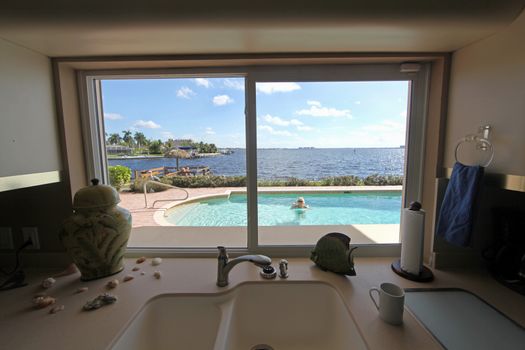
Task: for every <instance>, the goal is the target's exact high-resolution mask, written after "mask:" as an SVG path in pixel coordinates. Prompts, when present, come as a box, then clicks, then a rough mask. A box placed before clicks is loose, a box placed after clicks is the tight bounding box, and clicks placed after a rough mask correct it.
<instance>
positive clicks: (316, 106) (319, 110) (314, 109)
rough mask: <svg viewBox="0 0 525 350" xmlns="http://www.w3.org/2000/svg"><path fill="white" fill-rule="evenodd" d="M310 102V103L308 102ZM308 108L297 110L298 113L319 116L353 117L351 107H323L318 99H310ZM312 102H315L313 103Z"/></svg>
mask: <svg viewBox="0 0 525 350" xmlns="http://www.w3.org/2000/svg"><path fill="white" fill-rule="evenodd" d="M308 102H310V103H308ZM308 102H307V103H308V104H309V105H310V108H308V109H301V110H298V111H296V112H295V114H297V115H309V116H311V117H318V118H352V114H351V112H350V110H349V109H337V108H333V107H323V106H322V105H321V103H319V102H318V101H308ZM312 102H314V103H313V104H312Z"/></svg>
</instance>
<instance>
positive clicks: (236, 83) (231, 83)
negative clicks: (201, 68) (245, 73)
mask: <svg viewBox="0 0 525 350" xmlns="http://www.w3.org/2000/svg"><path fill="white" fill-rule="evenodd" d="M224 86H226V87H227V88H231V89H235V90H244V81H243V80H242V79H224Z"/></svg>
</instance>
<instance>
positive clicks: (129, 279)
mask: <svg viewBox="0 0 525 350" xmlns="http://www.w3.org/2000/svg"><path fill="white" fill-rule="evenodd" d="M134 278H135V277H133V276H131V275H126V276H124V278H123V279H122V280H123V281H124V282H127V281H131V280H132V279H134Z"/></svg>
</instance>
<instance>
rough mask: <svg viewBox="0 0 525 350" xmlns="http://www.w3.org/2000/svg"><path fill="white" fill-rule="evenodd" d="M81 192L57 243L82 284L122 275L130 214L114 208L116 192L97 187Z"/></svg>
mask: <svg viewBox="0 0 525 350" xmlns="http://www.w3.org/2000/svg"><path fill="white" fill-rule="evenodd" d="M91 182H92V184H93V185H92V186H88V187H84V188H82V189H80V190H79V191H78V192H77V193H76V194H75V198H74V199H73V209H74V214H73V215H72V216H70V217H69V218H67V219H66V220H65V221H64V223H63V228H62V231H61V232H60V240H61V241H62V244H63V245H64V247H65V248H66V250H67V252H68V253H69V255H70V256H71V257H72V258H73V261H74V262H75V264H76V265H77V267H78V269H79V270H80V273H81V274H82V276H81V279H82V280H84V281H88V280H93V279H97V278H102V277H106V276H110V275H113V274H115V273H118V272H120V271H122V269H123V268H124V266H123V261H122V260H123V257H124V252H125V251H126V246H127V243H128V239H129V234H130V232H131V214H130V212H129V211H128V210H126V209H124V208H121V207H119V206H117V204H118V203H119V202H120V197H119V195H118V192H117V191H116V190H115V189H114V188H113V187H111V186H107V185H99V184H98V183H99V181H98V179H93V180H91Z"/></svg>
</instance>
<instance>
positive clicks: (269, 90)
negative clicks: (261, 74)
mask: <svg viewBox="0 0 525 350" xmlns="http://www.w3.org/2000/svg"><path fill="white" fill-rule="evenodd" d="M256 89H257V91H259V92H262V93H263V94H268V95H269V94H273V93H276V92H290V91H295V90H300V89H301V86H300V85H299V84H297V83H257V85H256Z"/></svg>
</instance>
